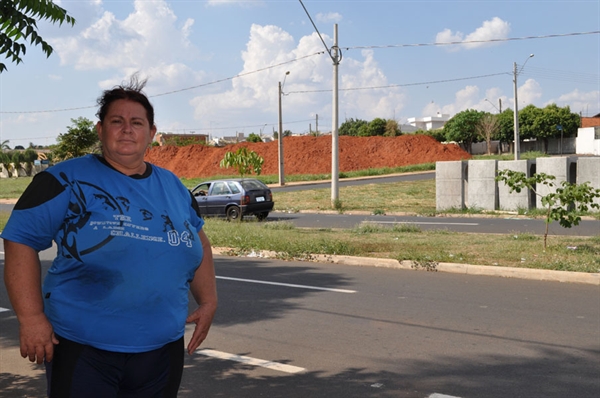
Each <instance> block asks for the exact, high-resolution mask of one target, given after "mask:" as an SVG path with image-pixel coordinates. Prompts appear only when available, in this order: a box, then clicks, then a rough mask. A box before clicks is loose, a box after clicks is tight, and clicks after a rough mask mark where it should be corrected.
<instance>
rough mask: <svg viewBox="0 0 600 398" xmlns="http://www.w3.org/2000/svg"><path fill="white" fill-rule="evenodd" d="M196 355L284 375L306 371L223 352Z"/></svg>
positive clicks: (199, 352) (206, 352) (201, 351)
mask: <svg viewBox="0 0 600 398" xmlns="http://www.w3.org/2000/svg"><path fill="white" fill-rule="evenodd" d="M196 353H198V354H200V355H205V356H207V357H212V358H219V359H226V360H229V361H235V362H240V363H243V364H246V365H253V366H260V367H263V368H267V369H271V370H277V371H279V372H284V373H300V372H303V371H305V370H306V369H304V368H299V367H297V366H292V365H286V364H283V363H278V362H272V361H266V360H264V359H258V358H252V357H245V356H242V355H236V354H229V353H227V352H222V351H215V350H208V349H202V350H199V351H196Z"/></svg>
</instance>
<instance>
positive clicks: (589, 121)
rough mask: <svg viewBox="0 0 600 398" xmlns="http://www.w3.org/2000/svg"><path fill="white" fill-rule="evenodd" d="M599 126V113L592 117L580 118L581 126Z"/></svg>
mask: <svg viewBox="0 0 600 398" xmlns="http://www.w3.org/2000/svg"><path fill="white" fill-rule="evenodd" d="M597 126H600V113H599V114H597V115H595V116H592V117H582V118H581V128H586V127H597Z"/></svg>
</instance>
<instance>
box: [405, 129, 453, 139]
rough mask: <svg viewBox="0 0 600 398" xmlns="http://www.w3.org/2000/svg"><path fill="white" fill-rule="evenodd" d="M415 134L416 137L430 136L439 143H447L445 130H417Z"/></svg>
mask: <svg viewBox="0 0 600 398" xmlns="http://www.w3.org/2000/svg"><path fill="white" fill-rule="evenodd" d="M413 134H415V135H428V136H430V137H432V138H433V139H434V140H436V141H437V142H445V141H446V134H445V133H444V129H443V128H441V129H435V130H417V131H415V132H414V133H413Z"/></svg>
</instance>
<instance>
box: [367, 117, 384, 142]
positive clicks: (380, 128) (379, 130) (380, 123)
mask: <svg viewBox="0 0 600 398" xmlns="http://www.w3.org/2000/svg"><path fill="white" fill-rule="evenodd" d="M386 124H387V121H386V120H385V119H382V118H380V117H376V118H375V119H373V120H371V121H370V122H369V129H368V131H369V136H370V137H374V136H383V135H385V126H386Z"/></svg>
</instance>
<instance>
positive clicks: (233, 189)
mask: <svg viewBox="0 0 600 398" xmlns="http://www.w3.org/2000/svg"><path fill="white" fill-rule="evenodd" d="M227 185H229V189H231V192H232V193H240V188H239V187H238V185H237V184H236V183H235V182H233V181H229V182H228V183H227Z"/></svg>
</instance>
